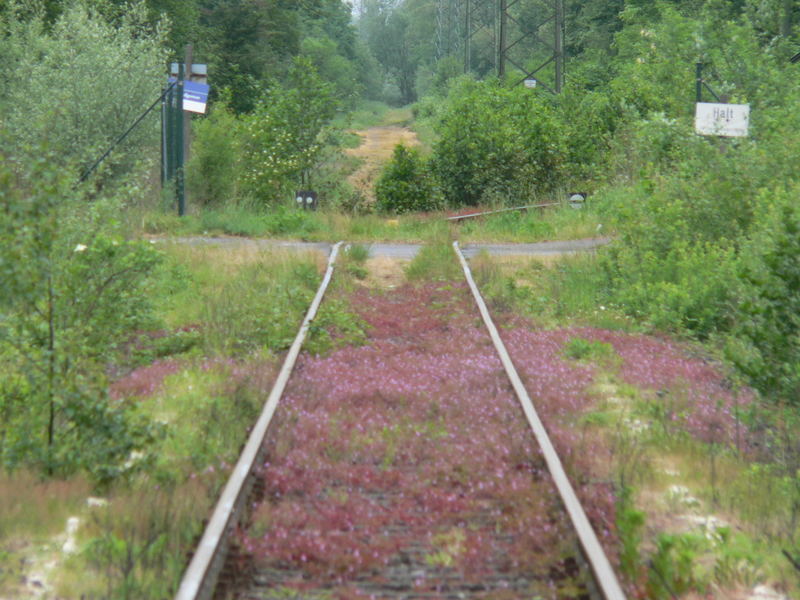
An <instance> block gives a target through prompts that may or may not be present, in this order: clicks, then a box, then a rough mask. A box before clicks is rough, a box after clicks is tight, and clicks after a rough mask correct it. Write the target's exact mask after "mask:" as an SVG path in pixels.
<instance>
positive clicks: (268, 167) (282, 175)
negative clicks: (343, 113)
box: [240, 58, 336, 205]
mask: <svg viewBox="0 0 800 600" xmlns="http://www.w3.org/2000/svg"><path fill="white" fill-rule="evenodd" d="M308 90H314V92H313V93H312V94H309V93H308ZM335 112H336V101H335V99H334V92H333V88H332V86H331V85H330V84H328V83H326V82H324V81H323V80H322V78H321V77H320V76H319V75H318V74H317V71H316V69H315V68H314V67H313V65H311V63H310V62H309V61H308V59H304V58H297V59H295V63H294V66H293V68H292V70H291V72H290V76H289V83H288V84H287V85H286V86H282V85H278V84H275V85H274V86H273V87H272V88H270V89H269V91H268V92H267V94H266V95H265V97H264V99H263V100H262V102H260V103H259V105H258V106H257V107H256V109H255V111H254V112H253V113H252V114H250V115H247V116H246V117H243V119H242V122H241V129H240V131H241V143H242V159H243V165H242V187H243V191H244V192H245V193H246V194H248V195H250V196H251V197H252V198H253V200H255V201H256V202H257V203H259V204H261V205H270V204H273V203H274V202H276V201H277V200H278V199H280V198H281V197H282V196H285V195H286V194H288V193H290V192H291V190H292V187H293V186H295V185H297V184H298V183H299V182H300V181H301V179H302V177H303V174H304V173H306V172H307V171H308V170H309V169H311V168H312V167H313V166H314V165H315V164H316V162H317V160H318V158H319V156H320V153H321V152H322V149H323V143H322V141H321V139H320V133H321V132H322V130H323V128H324V127H325V125H326V124H327V123H328V122H329V121H330V120H331V119H332V118H333V116H334V114H335Z"/></svg>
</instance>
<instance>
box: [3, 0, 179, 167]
mask: <svg viewBox="0 0 800 600" xmlns="http://www.w3.org/2000/svg"><path fill="white" fill-rule="evenodd" d="M0 39H2V44H1V45H0V48H1V49H0V53H2V55H3V59H4V60H3V66H2V67H0V68H1V69H2V75H3V81H4V83H3V86H0V113H1V114H2V115H3V126H4V128H5V129H6V131H7V132H8V139H7V143H9V144H10V146H9V147H10V148H11V149H13V152H11V154H12V155H17V156H20V155H26V154H28V153H29V152H30V151H31V150H30V149H37V150H34V151H38V148H40V146H41V143H42V141H43V140H46V141H47V147H48V148H49V150H51V151H52V152H53V155H52V157H53V159H54V160H55V161H56V164H57V165H59V166H60V167H61V168H66V169H70V170H72V172H73V176H74V177H76V178H77V175H78V173H79V172H82V171H83V170H84V169H85V168H87V167H88V166H89V165H90V164H91V163H92V162H93V161H94V160H95V159H96V158H98V157H99V156H100V155H101V154H102V153H103V151H105V150H106V148H108V146H109V145H110V144H111V142H112V141H113V140H114V139H115V138H116V137H117V136H119V135H120V134H122V133H123V132H124V131H125V128H126V127H127V126H128V125H129V124H131V123H133V121H134V120H135V119H136V118H137V117H138V116H139V115H140V114H141V113H142V111H144V109H145V108H147V107H148V106H149V105H150V104H151V103H152V102H154V101H155V100H156V99H157V98H158V96H159V94H160V91H161V87H162V86H163V83H164V65H165V58H166V55H165V51H164V49H163V42H164V33H163V31H158V30H156V31H153V30H152V29H151V27H150V26H149V25H148V20H147V8H146V6H145V5H144V4H143V3H141V2H139V3H137V4H133V5H131V6H130V7H129V10H128V11H127V12H126V14H125V16H123V17H122V18H121V20H120V22H119V24H118V25H116V26H115V25H112V24H110V23H109V22H108V21H106V20H105V19H104V18H103V16H102V15H101V14H99V13H98V12H97V11H95V10H92V9H90V8H88V7H87V6H86V5H84V4H82V3H76V4H74V5H70V6H69V7H68V8H67V9H65V10H64V12H63V13H62V14H61V15H60V16H59V17H58V18H57V19H56V21H55V22H54V23H53V24H52V25H48V24H47V23H46V21H45V20H44V16H43V15H42V14H37V15H35V16H33V17H30V16H29V15H28V16H26V15H25V14H24V13H23V12H22V11H21V9H19V6H18V5H12V7H11V9H9V10H7V11H6V13H4V15H3V16H2V18H0ZM158 132H159V126H158V122H157V120H156V119H155V118H152V119H150V120H148V121H145V122H143V123H142V125H140V126H139V127H138V128H137V129H136V130H134V131H133V132H132V134H131V136H130V137H129V138H128V139H127V140H126V143H125V145H124V146H121V147H119V148H118V149H117V150H116V151H115V152H114V153H113V154H112V155H111V156H110V158H109V160H108V161H106V163H107V164H106V167H111V168H110V169H109V171H110V172H111V173H112V174H119V173H122V172H127V171H129V170H130V169H131V167H132V165H133V164H134V163H136V162H138V161H139V160H140V159H141V156H142V154H143V150H144V149H146V148H153V147H154V146H155V145H156V144H157V140H158Z"/></svg>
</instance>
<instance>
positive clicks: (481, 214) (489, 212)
mask: <svg viewBox="0 0 800 600" xmlns="http://www.w3.org/2000/svg"><path fill="white" fill-rule="evenodd" d="M548 206H560V203H559V202H545V203H542V204H528V205H526V206H514V207H512V208H499V209H497V210H486V211H483V212H476V213H470V214H468V215H456V216H455V217H447V218H446V219H445V221H462V220H464V219H474V218H475V217H485V216H487V215H496V214H499V213H505V212H511V211H514V210H527V209H529V208H547V207H548Z"/></svg>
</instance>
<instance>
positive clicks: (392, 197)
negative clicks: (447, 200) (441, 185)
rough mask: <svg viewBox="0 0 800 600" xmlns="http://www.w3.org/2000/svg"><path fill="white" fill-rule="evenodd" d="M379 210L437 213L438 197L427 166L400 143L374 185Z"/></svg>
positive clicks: (416, 154)
mask: <svg viewBox="0 0 800 600" xmlns="http://www.w3.org/2000/svg"><path fill="white" fill-rule="evenodd" d="M375 195H376V197H377V200H378V209H379V210H381V211H385V212H394V213H405V212H414V211H427V210H435V209H436V208H438V207H439V205H440V202H439V197H438V194H437V191H436V188H435V187H434V185H433V182H432V179H431V177H430V174H429V173H428V169H427V165H426V164H425V161H424V160H423V159H422V157H421V156H420V154H419V150H417V149H416V148H406V147H405V146H403V145H401V144H399V145H397V146H396V147H395V149H394V154H393V155H392V160H391V162H389V164H388V165H386V168H385V169H384V170H383V173H382V174H381V177H380V179H379V180H378V183H377V184H376V186H375Z"/></svg>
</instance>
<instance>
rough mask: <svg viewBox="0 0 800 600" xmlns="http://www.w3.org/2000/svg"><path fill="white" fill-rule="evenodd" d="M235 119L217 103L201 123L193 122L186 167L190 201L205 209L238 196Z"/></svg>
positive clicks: (224, 106)
mask: <svg viewBox="0 0 800 600" xmlns="http://www.w3.org/2000/svg"><path fill="white" fill-rule="evenodd" d="M237 125H238V123H237V120H236V117H235V116H234V115H233V113H231V112H230V111H229V110H228V107H227V106H226V105H225V104H224V103H222V102H218V103H217V104H215V105H214V107H213V109H212V110H211V113H210V114H209V116H208V117H206V118H204V119H196V120H195V121H194V127H193V129H194V141H193V144H192V156H191V158H190V160H189V162H188V164H187V165H186V171H187V172H186V183H187V188H188V191H189V195H190V197H191V199H192V200H193V201H195V202H197V203H199V204H201V205H204V206H219V205H221V204H224V203H226V202H231V201H233V200H234V199H235V198H236V196H237V193H238V190H237V183H238V181H237V180H238V174H237V169H238V168H239V163H240V161H239V146H238V144H237V137H236V130H237Z"/></svg>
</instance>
